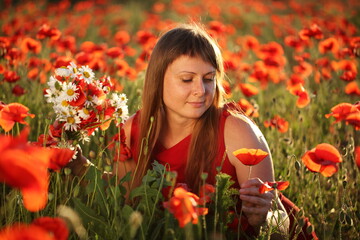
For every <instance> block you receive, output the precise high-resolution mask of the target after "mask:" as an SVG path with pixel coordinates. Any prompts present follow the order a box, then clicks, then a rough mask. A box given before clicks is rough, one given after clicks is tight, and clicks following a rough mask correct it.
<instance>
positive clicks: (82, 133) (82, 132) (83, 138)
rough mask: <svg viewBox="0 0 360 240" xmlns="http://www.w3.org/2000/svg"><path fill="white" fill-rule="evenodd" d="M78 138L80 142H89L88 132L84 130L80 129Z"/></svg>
mask: <svg viewBox="0 0 360 240" xmlns="http://www.w3.org/2000/svg"><path fill="white" fill-rule="evenodd" d="M79 140H80V141H81V142H82V143H85V142H90V137H89V135H88V132H87V131H86V130H80V134H79Z"/></svg>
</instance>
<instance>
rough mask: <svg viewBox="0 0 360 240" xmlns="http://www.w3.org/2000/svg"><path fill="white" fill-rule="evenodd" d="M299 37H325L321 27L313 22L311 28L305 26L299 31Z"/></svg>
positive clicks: (304, 38) (305, 38)
mask: <svg viewBox="0 0 360 240" xmlns="http://www.w3.org/2000/svg"><path fill="white" fill-rule="evenodd" d="M299 37H300V38H301V39H303V40H307V39H309V38H315V39H322V38H323V37H324V35H323V33H322V30H321V28H320V27H319V26H318V25H317V24H315V23H314V24H312V25H311V26H310V27H309V28H304V29H302V30H301V31H300V32H299Z"/></svg>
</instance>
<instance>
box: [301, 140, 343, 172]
mask: <svg viewBox="0 0 360 240" xmlns="http://www.w3.org/2000/svg"><path fill="white" fill-rule="evenodd" d="M301 159H302V161H303V163H304V164H305V166H306V167H307V168H308V169H309V170H310V171H312V172H319V173H321V174H322V175H324V176H325V177H330V176H332V175H333V174H334V173H336V172H337V170H338V166H337V164H338V163H340V162H342V158H341V155H340V153H339V151H338V150H337V149H336V148H335V147H333V146H332V145H330V144H328V143H321V144H319V145H317V146H316V147H315V148H313V149H311V150H310V151H307V152H306V153H305V154H304V155H303V156H302V157H301Z"/></svg>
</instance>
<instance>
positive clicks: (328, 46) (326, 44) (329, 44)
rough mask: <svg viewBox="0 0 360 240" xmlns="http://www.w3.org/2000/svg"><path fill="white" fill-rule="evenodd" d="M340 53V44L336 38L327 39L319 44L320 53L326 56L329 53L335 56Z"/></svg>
mask: <svg viewBox="0 0 360 240" xmlns="http://www.w3.org/2000/svg"><path fill="white" fill-rule="evenodd" d="M338 51H339V43H338V41H337V39H336V38H334V37H331V38H328V39H325V40H323V41H321V42H320V43H319V52H320V53H321V54H325V53H327V52H332V53H333V54H334V55H335V54H337V53H338Z"/></svg>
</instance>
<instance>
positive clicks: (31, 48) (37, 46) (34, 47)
mask: <svg viewBox="0 0 360 240" xmlns="http://www.w3.org/2000/svg"><path fill="white" fill-rule="evenodd" d="M21 50H22V51H23V52H24V53H27V52H33V53H35V54H38V53H40V51H41V43H40V42H39V41H37V40H35V39H33V38H30V37H26V38H24V40H23V41H22V43H21Z"/></svg>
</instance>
